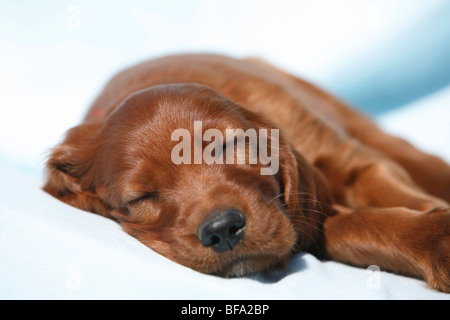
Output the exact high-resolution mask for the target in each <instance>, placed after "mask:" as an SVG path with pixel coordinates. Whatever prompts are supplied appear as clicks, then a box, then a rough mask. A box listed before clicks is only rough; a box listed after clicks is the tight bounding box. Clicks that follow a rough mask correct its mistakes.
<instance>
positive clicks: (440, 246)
mask: <svg viewBox="0 0 450 320" xmlns="http://www.w3.org/2000/svg"><path fill="white" fill-rule="evenodd" d="M420 220H421V223H422V227H423V228H422V230H423V231H422V232H423V233H424V234H423V235H424V236H423V237H422V239H423V240H424V243H423V246H422V248H421V249H422V250H424V252H425V255H424V256H425V259H426V260H427V261H426V262H425V268H424V278H425V281H426V282H427V283H428V285H429V286H430V287H432V288H434V289H436V290H439V291H443V292H447V293H450V208H437V209H434V210H431V211H430V212H428V213H425V214H423V215H421V216H420ZM418 232H420V229H419V230H418Z"/></svg>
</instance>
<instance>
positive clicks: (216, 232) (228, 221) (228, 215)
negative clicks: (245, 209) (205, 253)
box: [198, 209, 245, 252]
mask: <svg viewBox="0 0 450 320" xmlns="http://www.w3.org/2000/svg"><path fill="white" fill-rule="evenodd" d="M244 226H245V216H244V215H243V214H242V212H241V211H239V210H237V209H225V210H222V211H219V212H217V213H216V214H214V215H212V218H211V219H209V220H207V221H205V222H204V223H202V224H201V225H200V227H199V228H198V237H199V239H200V241H201V243H202V244H203V245H204V246H205V247H211V248H212V249H214V250H215V251H217V252H224V251H227V250H233V248H234V247H235V246H236V245H237V244H238V243H239V241H240V240H241V238H242V234H243V233H244V230H243V228H244Z"/></svg>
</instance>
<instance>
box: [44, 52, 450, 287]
mask: <svg viewBox="0 0 450 320" xmlns="http://www.w3.org/2000/svg"><path fill="white" fill-rule="evenodd" d="M193 121H203V124H204V126H205V128H204V129H207V128H217V129H219V130H220V131H222V132H224V131H225V130H226V129H227V128H243V129H248V128H255V129H256V128H271V129H276V128H279V129H280V131H281V136H280V145H279V161H280V171H279V172H278V173H277V174H275V175H273V176H262V175H260V174H259V171H257V170H256V169H258V168H260V167H261V164H257V165H254V166H248V165H241V166H239V165H228V164H222V165H221V164H212V165H208V164H191V165H189V164H181V165H177V164H174V163H173V161H172V162H171V159H170V150H171V149H172V147H173V144H174V143H173V142H172V140H171V133H172V132H173V131H174V130H176V129H178V128H185V129H188V130H191V131H192V124H193ZM405 121H406V120H405ZM194 143H195V142H194ZM272 145H273V144H272ZM224 149H225V146H224ZM48 169H49V180H48V182H47V184H46V185H45V187H44V189H45V190H46V191H47V192H49V193H50V194H52V195H54V196H55V197H57V198H59V199H61V200H62V201H65V202H67V203H69V204H71V205H74V206H76V207H79V208H82V209H85V210H89V211H92V212H96V213H99V214H102V215H105V216H108V217H110V218H113V219H115V220H117V221H118V222H119V223H121V225H122V226H123V228H124V230H126V231H127V232H129V233H130V234H132V235H133V236H135V237H137V238H138V239H140V240H141V241H142V242H143V243H145V244H146V245H148V246H149V247H151V248H153V249H154V250H155V251H157V252H159V253H161V254H163V255H165V256H166V257H168V258H170V259H172V260H174V261H176V262H179V263H181V264H184V265H186V266H189V267H191V268H193V269H196V270H199V271H201V272H206V273H216V274H219V275H225V276H231V275H243V274H248V273H252V272H258V271H261V270H265V269H267V268H271V267H274V266H277V265H278V264H280V263H283V262H284V261H285V260H286V259H287V258H288V257H289V256H290V254H291V253H292V252H293V251H295V250H304V251H309V252H313V253H314V254H317V255H319V256H321V257H324V258H331V259H334V260H337V261H341V262H345V263H349V264H353V265H358V266H368V265H372V264H375V265H378V266H379V267H380V268H381V269H383V270H390V271H393V272H398V273H402V274H407V275H411V276H417V277H422V278H424V279H425V280H426V281H427V282H428V283H429V285H430V286H432V287H434V288H436V289H439V290H442V291H445V292H449V291H450V210H449V204H448V202H449V201H450V166H449V165H448V164H447V163H445V162H444V161H442V160H440V159H439V158H436V157H434V156H431V155H428V154H425V153H423V152H420V151H418V150H417V149H415V148H414V147H413V146H411V145H410V144H408V143H407V142H405V141H403V140H401V139H399V138H396V137H393V136H390V135H388V134H386V133H383V132H381V131H380V130H379V129H378V128H377V127H376V126H375V125H374V124H373V123H372V122H370V121H369V120H368V119H366V118H365V117H364V116H362V115H360V114H359V113H357V112H356V111H354V110H351V109H350V108H349V107H347V106H346V105H344V104H343V103H341V102H339V101H337V100H336V99H334V98H333V97H331V96H330V95H328V94H326V93H325V92H323V91H321V90H319V89H318V88H316V87H314V86H312V85H311V84H309V83H307V82H304V81H302V80H300V79H298V78H295V77H293V76H292V75H289V74H287V73H284V72H282V71H280V70H278V69H276V68H274V67H272V66H269V65H267V64H265V63H264V62H261V61H258V60H237V59H232V58H227V57H222V56H215V55H184V56H171V57H166V58H161V59H158V60H153V61H149V62H145V63H142V64H140V65H137V66H135V67H132V68H130V69H128V70H125V71H123V72H121V73H120V74H118V75H117V76H116V77H114V78H113V79H112V80H111V82H110V83H109V84H108V85H107V86H106V88H105V89H104V91H103V92H102V93H101V94H100V96H99V97H98V98H97V99H96V101H95V102H94V103H93V105H92V107H91V109H90V110H89V112H88V114H87V116H86V118H85V120H84V122H83V123H82V124H81V125H80V126H78V127H76V128H74V129H72V130H71V131H70V132H69V133H68V135H67V137H66V139H65V141H64V142H63V143H62V144H61V145H59V146H58V147H57V148H55V150H54V151H53V153H52V155H51V157H50V159H49V161H48ZM217 226H219V227H217ZM211 228H215V229H214V230H213V231H211V230H212V229H211ZM225 229H226V231H224V230H225ZM224 232H225V233H226V234H224Z"/></svg>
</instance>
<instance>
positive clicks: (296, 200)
mask: <svg viewBox="0 0 450 320" xmlns="http://www.w3.org/2000/svg"><path fill="white" fill-rule="evenodd" d="M280 140H281V139H280ZM279 154H280V159H279V161H280V171H281V179H282V182H281V183H282V186H283V192H284V199H285V203H286V214H287V215H288V216H289V217H291V221H292V223H293V224H294V227H295V229H296V230H297V232H298V237H299V240H298V242H299V245H301V248H302V249H303V250H305V251H309V252H313V253H315V254H316V255H318V256H320V255H321V254H324V253H325V252H324V250H323V247H322V245H323V230H322V229H323V222H324V221H325V218H326V217H328V216H330V215H332V214H333V209H332V202H333V198H332V193H331V191H330V188H329V185H328V182H327V181H326V179H325V177H324V176H323V175H322V173H321V172H320V171H319V170H317V169H316V168H315V167H314V166H313V165H312V164H310V163H309V162H308V161H307V160H306V159H305V158H304V157H303V156H301V155H300V154H299V153H298V152H297V151H296V150H295V149H294V148H293V147H292V146H290V145H289V144H287V143H286V142H283V141H280V152H279Z"/></svg>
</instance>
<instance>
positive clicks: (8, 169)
mask: <svg viewBox="0 0 450 320" xmlns="http://www.w3.org/2000/svg"><path fill="white" fill-rule="evenodd" d="M449 119H450V88H447V89H446V90H443V91H442V92H440V93H437V94H435V95H434V96H432V97H431V98H427V99H424V100H422V101H419V102H417V103H415V104H414V105H412V106H409V107H408V108H404V109H402V110H398V111H395V112H393V113H392V114H387V115H385V116H383V117H382V118H380V119H379V121H380V123H381V125H382V126H383V127H384V128H386V129H387V130H389V131H392V132H395V133H397V134H399V135H402V136H405V137H409V138H411V139H412V140H413V142H414V143H416V144H418V145H420V146H421V147H424V148H425V149H427V150H428V151H430V152H434V153H437V154H440V155H441V156H443V157H445V158H446V159H447V160H449V161H450V129H449ZM403 124H405V125H403ZM406 124H407V125H406ZM41 185H42V178H41V177H40V176H39V175H36V174H33V173H30V172H29V171H27V170H26V168H21V167H19V166H16V165H14V164H13V163H6V162H3V163H2V162H1V159H0V299H447V300H448V299H450V295H446V294H442V293H439V292H436V291H433V290H430V289H428V288H427V287H426V285H425V283H424V282H422V281H419V280H416V279H411V278H406V277H402V276H398V275H393V274H390V273H386V272H383V271H382V270H381V271H371V270H365V269H359V268H354V267H350V266H347V265H343V264H340V263H336V262H320V261H318V260H317V259H315V258H314V257H313V256H311V255H308V254H297V255H296V256H294V257H293V258H292V260H291V261H290V263H289V269H288V270H287V271H284V272H274V273H265V274H262V275H258V276H252V277H247V278H240V279H222V278H218V277H215V276H209V275H204V274H201V273H198V272H195V271H193V270H190V269H188V268H185V267H183V266H181V265H178V264H176V263H174V262H172V261H170V260H168V259H166V258H164V257H162V256H160V255H158V254H156V253H154V252H153V251H151V250H150V249H148V248H147V247H145V246H144V245H143V244H141V243H140V242H138V241H137V240H135V239H134V238H132V237H131V236H129V235H127V234H126V233H124V232H123V231H122V230H121V228H120V226H119V225H118V224H116V223H115V222H113V221H111V220H108V219H106V218H102V217H100V216H97V215H94V214H90V213H87V212H84V211H81V210H78V209H76V208H73V207H70V206H68V205H65V204H63V203H61V202H59V201H58V200H55V199H54V198H52V197H50V196H49V195H47V194H46V193H44V192H43V191H41V190H40V186H41Z"/></svg>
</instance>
